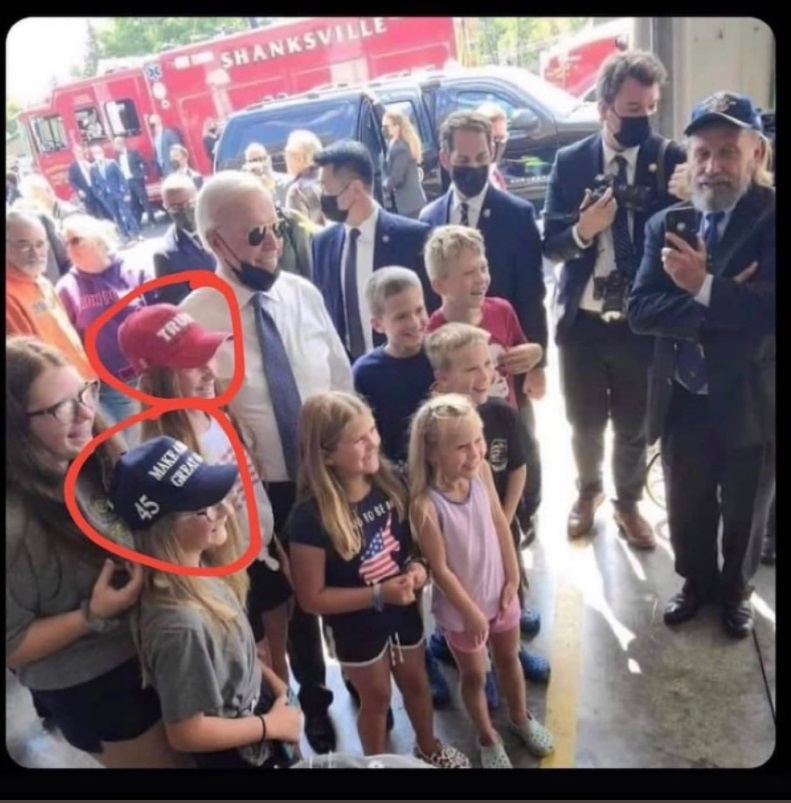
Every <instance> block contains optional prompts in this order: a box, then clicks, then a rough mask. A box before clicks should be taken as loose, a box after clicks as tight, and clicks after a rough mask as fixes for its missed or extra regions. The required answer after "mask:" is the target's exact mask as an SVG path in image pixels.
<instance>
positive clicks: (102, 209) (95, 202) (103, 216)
mask: <svg viewBox="0 0 791 803" xmlns="http://www.w3.org/2000/svg"><path fill="white" fill-rule="evenodd" d="M83 204H84V205H85V211H86V212H87V213H88V214H89V215H92V216H93V217H96V218H99V220H112V219H113V215H112V212H110V210H109V209H108V208H107V207H106V206H105V205H104V203H103V201H102V200H101V199H100V198H99V197H98V196H97V195H95V194H94V192H93V190H88V192H87V193H86V194H85V198H84V200H83Z"/></svg>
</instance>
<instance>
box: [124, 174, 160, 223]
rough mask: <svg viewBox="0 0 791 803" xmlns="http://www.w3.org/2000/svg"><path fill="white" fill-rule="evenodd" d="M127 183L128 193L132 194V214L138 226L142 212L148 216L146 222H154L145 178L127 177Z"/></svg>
mask: <svg viewBox="0 0 791 803" xmlns="http://www.w3.org/2000/svg"><path fill="white" fill-rule="evenodd" d="M127 183H128V184H129V194H130V195H131V196H132V204H131V205H132V214H133V215H134V217H135V220H136V221H137V225H138V227H139V226H141V225H142V223H143V214H144V213H145V215H146V217H147V218H148V222H149V223H154V222H155V221H154V210H153V209H152V208H151V203H150V202H149V200H148V193H147V192H146V180H145V179H144V178H130V179H127Z"/></svg>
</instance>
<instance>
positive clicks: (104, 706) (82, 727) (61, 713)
mask: <svg viewBox="0 0 791 803" xmlns="http://www.w3.org/2000/svg"><path fill="white" fill-rule="evenodd" d="M34 695H35V699H36V701H37V702H38V703H39V704H41V705H42V706H43V707H44V708H45V710H46V711H47V713H48V714H49V715H50V717H52V719H53V720H54V721H55V724H56V725H57V726H58V727H59V728H60V731H61V733H62V734H63V737H64V738H65V739H66V741H67V742H68V743H69V744H70V745H72V746H73V747H76V748H77V749H78V750H84V751H85V752H86V753H95V754H98V753H101V752H102V742H124V741H127V740H128V739H135V738H136V737H138V736H141V735H142V734H144V733H145V732H146V731H147V730H149V729H150V728H152V727H153V726H154V725H156V724H157V722H159V721H160V720H161V719H162V709H161V708H160V705H159V697H158V696H157V693H156V692H155V691H154V690H153V689H152V688H151V687H148V688H145V689H144V688H143V681H142V677H141V675H140V664H139V662H138V660H137V658H133V659H131V660H129V661H127V662H126V663H124V664H121V665H120V666H118V667H116V668H115V669H111V670H110V671H109V672H105V674H103V675H100V676H99V677H98V678H94V679H93V680H88V681H86V682H85V683H80V684H78V685H77V686H70V687H69V688H68V689H50V690H41V689H36V691H35V692H34Z"/></svg>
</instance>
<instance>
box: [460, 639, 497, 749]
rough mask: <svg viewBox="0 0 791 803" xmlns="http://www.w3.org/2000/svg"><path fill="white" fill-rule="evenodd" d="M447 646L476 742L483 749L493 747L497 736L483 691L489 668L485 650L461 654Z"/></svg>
mask: <svg viewBox="0 0 791 803" xmlns="http://www.w3.org/2000/svg"><path fill="white" fill-rule="evenodd" d="M448 646H449V647H450V651H451V652H452V653H453V657H454V658H455V659H456V666H457V667H458V669H459V680H460V681H461V698H462V700H463V701H464V708H465V709H466V711H467V714H468V715H469V717H470V719H471V720H472V724H473V725H474V726H475V730H476V731H477V732H478V740H479V741H480V743H481V745H483V746H484V747H488V746H489V745H493V744H495V743H496V742H497V741H498V736H497V732H496V731H495V729H494V727H493V726H492V720H491V718H490V717H489V707H488V705H487V704H486V695H485V694H484V691H483V689H484V684H485V683H486V672H487V670H488V668H489V659H488V657H487V654H486V648H485V647H484V648H482V649H480V650H478V651H477V652H462V651H461V650H457V649H455V648H454V647H453V645H452V644H451V643H450V641H448Z"/></svg>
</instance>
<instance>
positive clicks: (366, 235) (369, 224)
mask: <svg viewBox="0 0 791 803" xmlns="http://www.w3.org/2000/svg"><path fill="white" fill-rule="evenodd" d="M378 219H379V207H378V206H375V207H374V211H373V212H372V213H371V214H370V215H369V216H368V217H367V218H366V219H365V220H364V221H363V222H362V223H360V225H359V226H350V225H349V224H348V223H344V224H343V226H344V228H345V229H346V234H347V235H348V234H349V232H350V231H351V230H352V229H359V231H360V236H359V237H358V240H357V241H358V242H359V241H360V240H371V241H373V239H374V238H375V237H376V221H377V220H378Z"/></svg>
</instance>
